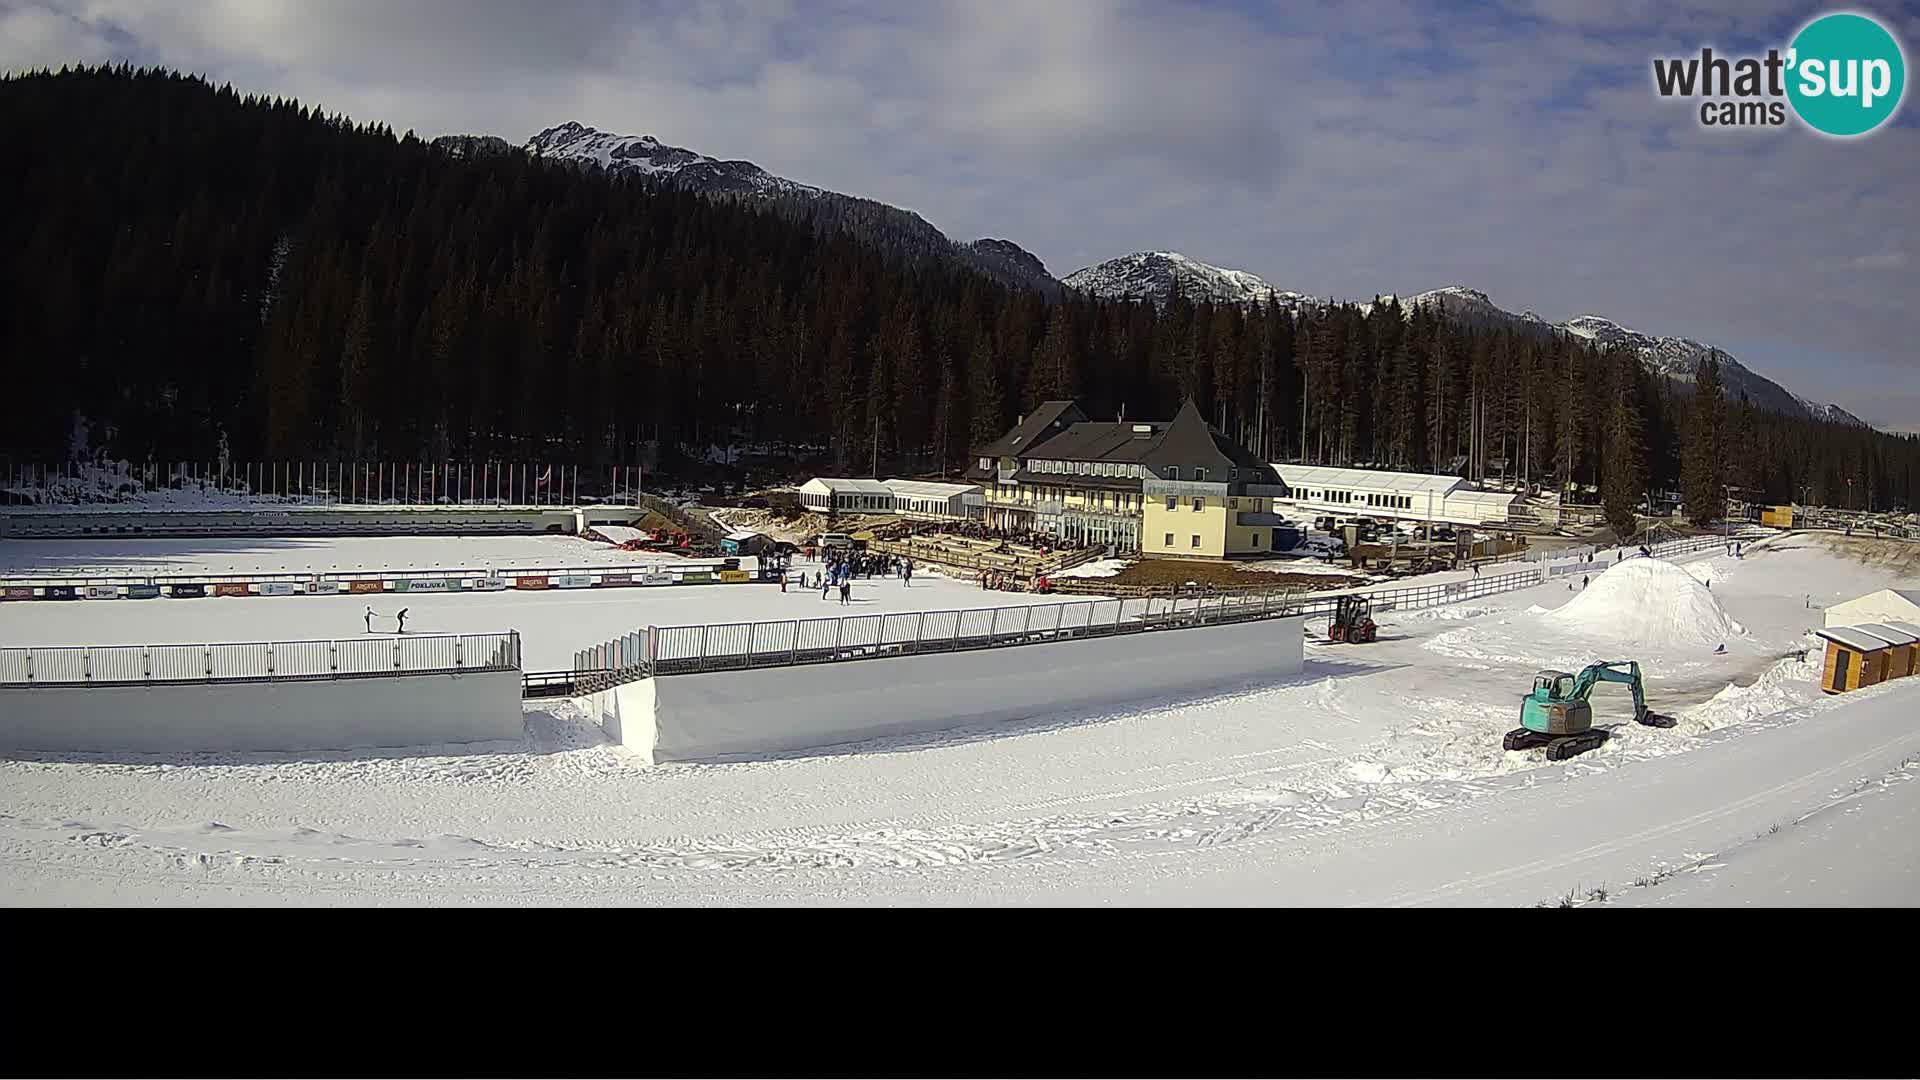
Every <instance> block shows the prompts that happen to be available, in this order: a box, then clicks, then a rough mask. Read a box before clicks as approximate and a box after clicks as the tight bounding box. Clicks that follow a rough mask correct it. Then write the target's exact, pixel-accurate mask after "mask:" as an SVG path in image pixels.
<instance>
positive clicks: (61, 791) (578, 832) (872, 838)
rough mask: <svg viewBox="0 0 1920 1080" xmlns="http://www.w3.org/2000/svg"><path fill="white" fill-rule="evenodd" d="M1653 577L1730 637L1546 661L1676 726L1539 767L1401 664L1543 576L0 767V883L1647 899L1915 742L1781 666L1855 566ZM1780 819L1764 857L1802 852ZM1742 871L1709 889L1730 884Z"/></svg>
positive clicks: (1804, 668) (1502, 706)
mask: <svg viewBox="0 0 1920 1080" xmlns="http://www.w3.org/2000/svg"><path fill="white" fill-rule="evenodd" d="M1686 565H1687V567H1688V569H1689V572H1690V573H1691V574H1693V575H1694V576H1695V578H1696V580H1702V579H1704V578H1706V577H1712V579H1713V580H1714V587H1713V590H1712V592H1713V594H1714V598H1715V603H1716V604H1718V605H1720V606H1721V607H1722V608H1723V609H1724V611H1725V613H1726V615H1727V617H1728V618H1731V619H1733V620H1735V621H1737V622H1739V623H1740V624H1741V625H1742V626H1743V628H1745V630H1746V631H1747V633H1748V635H1749V636H1750V638H1751V641H1752V645H1751V647H1749V648H1747V649H1746V651H1743V652H1742V653H1739V654H1734V653H1733V652H1731V651H1730V652H1729V653H1728V654H1726V655H1721V656H1715V655H1712V654H1711V652H1710V651H1708V650H1706V649H1704V648H1703V647H1701V646H1699V645H1696V644H1690V643H1688V644H1681V645H1675V646H1671V647H1669V648H1667V649H1665V650H1661V649H1650V650H1647V651H1645V652H1643V653H1642V654H1641V655H1638V656H1633V657H1618V656H1605V655H1587V654H1576V655H1559V656H1555V657H1553V661H1554V663H1555V664H1556V665H1557V666H1560V667H1563V668H1566V669H1568V670H1574V669H1577V668H1578V667H1579V666H1581V665H1582V664H1584V663H1586V662H1589V661H1591V660H1594V659H1627V658H1631V659H1639V660H1641V661H1642V662H1643V663H1645V664H1649V665H1652V664H1659V665H1661V666H1662V667H1663V669H1667V670H1672V671H1676V672H1680V673H1681V675H1679V676H1667V677H1657V678H1653V679H1652V680H1651V681H1650V685H1649V696H1650V699H1651V702H1652V704H1653V705H1654V707H1656V708H1658V709H1661V710H1662V711H1667V712H1673V713H1675V714H1677V715H1678V716H1679V718H1680V724H1679V725H1678V726H1677V727H1675V728H1673V729H1668V730H1656V729H1645V728H1635V727H1632V726H1630V725H1627V726H1624V727H1621V728H1620V729H1619V730H1617V731H1616V733H1615V738H1613V739H1612V740H1610V741H1609V743H1608V744H1607V745H1605V746H1603V747H1602V748H1601V749H1600V750H1598V751H1595V752H1593V753H1591V754H1588V755H1585V756H1583V757H1581V758H1578V759H1576V760H1574V761H1573V762H1570V763H1566V764H1559V765H1548V764H1545V763H1544V762H1543V761H1542V760H1541V758H1540V756H1539V752H1538V751H1534V752H1520V753H1512V754H1509V753H1507V752H1505V751H1503V750H1501V749H1500V747H1499V739H1500V735H1501V733H1502V732H1504V731H1505V730H1506V729H1508V728H1510V727H1512V726H1513V724H1514V722H1515V717H1516V715H1517V701H1518V697H1519V695H1520V694H1521V693H1522V692H1524V690H1525V689H1527V686H1528V685H1529V684H1530V678H1531V669H1530V667H1528V666H1526V665H1525V664H1516V663H1506V662H1496V661H1492V660H1487V659H1482V660H1467V659H1465V658H1462V657H1459V656H1455V655H1451V654H1448V653H1445V652H1441V651H1437V650H1434V649H1432V648H1429V647H1428V645H1430V644H1431V642H1432V641H1433V640H1435V639H1436V638H1438V637H1440V636H1442V635H1445V634H1448V633H1452V632H1455V631H1458V630H1462V629H1486V630H1488V631H1489V632H1492V631H1495V630H1498V631H1499V632H1500V633H1501V634H1505V635H1507V636H1509V637H1511V638H1513V639H1515V640H1516V641H1518V640H1520V639H1522V638H1524V637H1525V636H1526V633H1527V631H1526V630H1525V628H1524V627H1523V625H1522V623H1523V621H1526V620H1532V621H1538V620H1540V619H1541V618H1542V617H1543V615H1542V613H1544V612H1551V611H1552V610H1554V609H1556V608H1559V607H1563V606H1565V605H1566V603H1567V602H1568V601H1569V599H1571V598H1573V597H1575V596H1576V595H1577V592H1569V591H1568V590H1567V589H1566V587H1565V583H1564V582H1561V581H1554V582H1551V583H1549V584H1546V585H1542V586H1539V587H1537V588H1533V589H1528V590H1523V591H1520V592H1516V593H1512V594H1507V595H1502V596H1493V597H1485V598H1480V599H1477V600H1474V601H1472V602H1471V603H1469V604H1462V605H1457V606H1456V607H1455V608H1452V609H1448V608H1441V609H1433V610H1429V611H1421V612H1383V613H1381V622H1382V640H1381V641H1380V642H1379V643H1377V644H1375V645H1369V646H1332V645H1324V644H1309V645H1308V649H1307V657H1308V659H1307V671H1306V674H1305V677H1304V678H1301V679H1299V680H1296V681H1291V682H1281V683H1273V682H1267V683H1264V684H1257V685H1250V686H1246V687H1241V688H1234V689H1230V690H1228V691H1227V692H1224V693H1221V694H1220V695H1218V696H1216V697H1214V698H1211V699H1209V700H1205V701H1201V702H1193V703H1180V704H1175V703H1171V702H1142V703H1139V704H1138V705H1136V706H1133V707H1129V708H1127V709H1124V710H1113V711H1107V712H1101V713H1082V714H1072V713H1065V714H1058V715H1052V716H1045V717H1035V718H1033V719H1031V720H1030V721H1027V722H1024V723H1020V724H1014V725H1003V726H999V727H995V728H992V729H975V730H961V731H952V732H945V733H942V734H940V735H938V736H926V737H920V738H914V739H897V740H890V741H884V742H872V743H865V744H856V745H850V746H845V747H836V748H830V749H828V750H826V751H815V752H808V753H799V754H791V755H783V756H776V757H768V758H762V759H755V760H741V761H731V762H722V763H716V764H703V765H665V766H655V767H648V766H644V765H641V764H639V763H638V762H637V761H635V760H634V759H633V758H632V757H631V756H629V755H628V754H627V753H626V752H625V751H623V750H620V749H619V748H617V747H613V746H611V745H608V744H607V743H606V742H605V741H604V740H602V739H601V738H600V736H599V733H598V731H597V729H595V728H593V727H591V726H590V725H587V724H585V723H583V722H582V721H581V719H580V717H579V714H578V713H577V712H576V711H575V710H574V709H573V707H572V706H571V705H570V704H568V703H564V702H558V703H547V704H542V705H538V706H529V709H528V712H527V714H526V719H527V729H528V737H527V739H526V741H525V742H514V743H501V744H492V745H488V746H484V747H481V748H479V749H478V750H470V749H466V748H463V749H462V750H460V751H454V750H452V749H448V748H439V749H436V748H420V749H416V750H411V751H395V752H389V753H384V754H379V753H376V754H366V753H360V754H318V755H315V754H309V755H300V756H261V755H255V756H247V757H222V758H168V759H157V758H142V757H134V756H128V755H122V756H118V757H116V758H112V759H107V758H102V757H99V756H85V755H66V756H61V757H29V758H21V759H17V760H11V761H5V762H0V863H4V864H5V866H6V872H5V874H4V875H0V899H4V900H6V901H8V902H13V903H68V902H87V903H126V904H134V903H156V902H176V903H179V902H205V903H242V904H343V903H355V904H357V903H431V904H461V903H484V904H516V903H524V904H550V903H611V904H663V903H675V904H836V905H838V904H876V903H877V904H902V905H919V904H958V903H981V904H987V903H991V904H1005V903H1029V904H1032V903H1039V904H1047V903H1183V904H1185V903H1194V904H1347V903H1350V904H1422V903H1438V904H1462V903H1494V904H1531V903H1554V902H1558V901H1560V900H1563V899H1565V900H1567V901H1568V902H1578V903H1582V904H1587V903H1606V904H1613V903H1623V902H1627V900H1626V899H1623V898H1624V897H1626V896H1627V895H1628V894H1636V895H1637V896H1638V897H1644V898H1647V900H1648V902H1651V900H1652V899H1653V898H1657V897H1658V896H1659V890H1660V889H1662V888H1665V887H1667V886H1669V885H1675V884H1684V883H1690V882H1692V881H1694V879H1703V878H1706V877H1709V876H1711V875H1712V874H1715V873H1720V872H1721V870H1720V869H1713V868H1712V867H1714V864H1715V862H1716V861H1722V860H1720V856H1721V855H1722V854H1726V856H1727V859H1731V860H1736V861H1727V862H1726V863H1725V865H1726V866H1728V867H1733V866H1738V865H1740V862H1741V861H1747V860H1751V859H1753V858H1754V856H1753V854H1752V852H1754V851H1759V850H1762V849H1765V848H1766V847H1767V845H1773V844H1777V845H1781V846H1780V847H1779V848H1777V850H1780V851H1785V850H1786V847H1785V845H1786V844H1788V843H1790V842H1795V841H1781V840H1778V839H1777V837H1780V836H1791V835H1792V834H1793V829H1794V828H1796V826H1795V825H1794V823H1795V822H1796V821H1802V822H1803V825H1804V824H1805V823H1817V822H1819V821H1820V820H1822V819H1821V818H1820V816H1819V815H1820V814H1821V813H1822V812H1823V810H1822V808H1827V807H1831V806H1832V805H1833V804H1834V800H1836V799H1842V798H1847V797H1849V795H1848V793H1850V792H1858V791H1860V790H1865V789H1863V788H1862V785H1863V784H1864V785H1867V788H1874V785H1880V786H1882V787H1886V788H1888V789H1889V791H1890V792H1891V791H1892V789H1893V787H1894V782H1893V781H1891V780H1887V779H1886V778H1888V777H1893V776H1897V775H1900V774H1901V771H1902V770H1903V769H1905V770H1907V771H1909V772H1910V771H1911V762H1910V761H1909V759H1913V758H1915V757H1916V755H1920V724H1916V723H1915V718H1916V717H1920V681H1909V682H1906V683H1899V682H1896V683H1894V684H1891V685H1889V686H1885V687H1880V688H1875V689H1872V690H1868V691H1862V692H1858V693H1855V694H1851V695H1846V696H1844V697H1824V696H1822V695H1821V694H1820V693H1819V691H1818V689H1817V687H1816V686H1815V685H1814V682H1813V673H1814V671H1815V666H1814V660H1813V659H1806V660H1803V659H1802V658H1801V656H1802V652H1801V650H1802V649H1803V648H1804V647H1805V644H1806V643H1807V640H1808V639H1807V638H1806V630H1807V628H1808V627H1810V626H1814V625H1817V624H1818V622H1819V615H1820V613H1819V612H1818V611H1817V610H1815V609H1812V608H1809V607H1807V606H1806V604H1807V602H1808V601H1807V594H1808V593H1809V592H1814V593H1820V594H1823V595H1824V594H1826V593H1837V594H1840V595H1845V596H1851V595H1854V594H1856V593H1857V592H1859V591H1864V589H1863V588H1859V587H1857V586H1858V585H1859V584H1860V583H1861V582H1862V581H1866V582H1877V583H1879V584H1880V585H1881V586H1884V585H1885V584H1888V583H1889V582H1887V581H1886V579H1885V576H1884V574H1876V573H1875V572H1873V571H1871V570H1868V569H1867V568H1865V567H1862V566H1859V565H1858V564H1854V563H1849V562H1846V561H1844V560H1841V559H1838V558H1835V557H1834V556H1832V555H1831V554H1829V553H1826V552H1824V551H1822V550H1817V549H1816V548H1814V547H1813V546H1811V545H1808V546H1800V545H1799V544H1798V542H1797V541H1796V539H1795V538H1791V537H1789V538H1786V539H1785V540H1782V541H1779V542H1776V543H1773V544H1769V545H1763V546H1760V547H1758V548H1757V549H1756V548H1749V555H1748V557H1747V558H1746V559H1744V560H1732V559H1726V558H1724V557H1722V556H1715V557H1712V558H1707V559H1697V560H1694V561H1692V562H1690V563H1688V564H1686ZM875 585H876V587H878V588H884V589H897V588H898V583H897V582H891V581H888V582H880V583H875ZM915 588H916V590H917V589H918V588H919V586H918V584H916V586H915ZM685 591H700V590H685ZM718 591H725V590H718ZM748 591H764V590H761V589H760V588H759V587H756V588H755V589H753V590H748ZM974 595H975V596H978V594H977V593H975V594H974ZM448 599H449V600H451V599H464V598H448ZM541 599H542V600H544V599H545V598H541ZM995 599H996V600H998V599H1000V597H999V595H998V594H996V595H995ZM296 602H299V601H297V600H287V601H274V600H265V599H263V600H258V601H246V602H242V601H233V603H234V604H235V605H236V606H238V605H240V604H242V603H244V604H245V605H246V606H247V607H248V608H250V609H251V608H255V607H258V606H259V605H261V604H268V605H275V604H278V603H296ZM316 602H324V601H316ZM810 602H811V603H814V604H818V603H819V602H818V599H817V594H814V595H813V599H812V600H811V601H810ZM186 603H189V604H194V603H199V602H198V601H188V602H186ZM209 603H213V601H209ZM31 606H38V607H45V606H46V605H31ZM71 606H73V607H81V606H83V605H71ZM820 606H821V607H825V606H827V605H820ZM834 606H837V605H834ZM1535 609H1538V610H1537V611H1536V610H1535ZM1503 620H1504V622H1505V623H1506V625H1505V626H1504V627H1503V626H1502V625H1501V624H1502V622H1503ZM409 622H410V625H411V620H409ZM1770 650H1771V651H1770ZM1615 692H1618V693H1617V694H1616V693H1615ZM1624 699H1625V695H1624V688H1621V687H1602V688H1601V690H1600V691H1599V692H1597V693H1596V695H1595V700H1594V710H1595V719H1596V723H1599V724H1602V725H1607V726H1613V725H1618V724H1620V723H1621V721H1622V720H1623V717H1624V713H1623V711H1622V707H1623V705H1624ZM902 707H903V708H911V707H912V703H911V702H903V704H902ZM769 709H770V710H772V711H774V712H775V713H776V714H777V710H778V705H777V703H775V704H772V705H770V706H769ZM1882 781H1885V783H1884V784H1883V783H1882ZM1874 789H1875V790H1878V789H1877V788H1874ZM1852 797H1853V798H1855V799H1856V800H1857V801H1859V802H1860V804H1861V805H1865V802H1864V799H1865V796H1860V795H1857V794H1856V795H1854V796H1852ZM1892 797H1893V798H1904V797H1906V796H1901V795H1898V794H1897V793H1896V794H1893V795H1892ZM1865 812H1866V811H1864V810H1863V811H1862V813H1865ZM1881 812H1884V813H1887V814H1888V815H1889V816H1888V817H1887V818H1886V820H1887V821H1889V822H1895V821H1898V820H1901V819H1900V818H1899V815H1898V810H1897V807H1896V808H1895V809H1894V810H1891V811H1876V813H1881ZM1809 814H1812V815H1814V816H1813V817H1807V815H1809ZM1869 820H1871V819H1869ZM1776 824H1779V825H1781V829H1780V830H1779V832H1778V833H1769V831H1768V830H1770V829H1771V828H1772V827H1773V826H1774V825H1776ZM1757 835H1762V836H1769V837H1770V839H1769V840H1768V841H1767V842H1766V844H1759V843H1758V842H1756V841H1755V840H1754V837H1755V836H1757ZM1812 835H1813V834H1812V833H1800V834H1799V836H1800V837H1802V839H1801V840H1799V841H1797V843H1799V844H1800V845H1801V846H1802V847H1804V848H1805V849H1806V850H1807V851H1808V852H1811V853H1815V854H1819V853H1821V852H1824V850H1825V849H1824V847H1823V846H1822V845H1818V844H1813V843H1812V842H1811V841H1809V840H1806V839H1805V837H1809V836H1812ZM1899 835H1900V834H1899V831H1898V830H1897V829H1894V828H1892V827H1891V826H1889V827H1888V828H1885V829H1865V830H1863V831H1862V832H1861V835H1860V836H1859V837H1858V839H1857V841H1856V843H1857V845H1858V847H1859V848H1860V850H1861V852H1862V856H1861V858H1868V857H1871V858H1873V859H1877V860H1878V863H1880V864H1886V863H1889V862H1892V863H1899V862H1900V861H1902V860H1912V859H1914V858H1915V857H1916V856H1915V853H1914V850H1913V847H1912V845H1911V844H1909V843H1905V842H1904V841H1902V843H1901V844H1900V845H1899V846H1897V847H1895V848H1892V849H1890V850H1888V849H1886V846H1887V845H1888V844H1890V843H1892V841H1893V839H1894V838H1896V837H1898V836H1899ZM1742 852H1747V854H1741V853H1742ZM1789 861H1790V862H1791V861H1793V860H1792V859H1791V858H1789ZM1828 861H1829V862H1832V861H1833V860H1831V859H1829V860H1828ZM1856 861H1857V860H1855V859H1852V858H1849V859H1848V860H1846V861H1844V862H1838V863H1835V865H1834V868H1832V869H1828V870H1818V871H1808V870H1807V868H1806V867H1799V869H1801V870H1802V871H1805V872H1813V873H1816V874H1823V875H1825V880H1826V881H1827V882H1828V885H1827V888H1828V889H1829V891H1828V892H1827V893H1823V894H1822V895H1827V896H1836V897H1839V898H1838V899H1835V900H1834V901H1833V902H1839V903H1859V902H1867V901H1864V900H1859V899H1847V898H1846V895H1847V889H1848V886H1849V885H1850V883H1852V882H1854V881H1857V880H1858V875H1857V874H1854V875H1852V876H1849V873H1850V871H1849V868H1851V867H1854V866H1855V864H1856ZM1748 865H1750V866H1756V867H1757V866H1760V865H1763V864H1761V863H1758V862H1752V861H1748ZM1755 873H1756V875H1757V876H1755V877H1753V878H1752V879H1750V880H1748V881H1747V882H1746V883H1745V884H1741V885H1738V886H1737V888H1738V889H1739V890H1740V895H1741V896H1743V897H1748V898H1751V897H1753V896H1755V895H1756V894H1757V895H1758V896H1759V897H1761V899H1760V900H1758V901H1753V902H1765V900H1764V898H1765V897H1766V896H1769V895H1773V893H1772V892H1771V889H1772V883H1771V879H1770V878H1768V877H1767V876H1766V875H1765V874H1762V873H1759V872H1758V871H1755ZM1636 880H1641V881H1646V882H1647V883H1648V884H1647V885H1644V886H1641V887H1638V888H1631V887H1629V886H1631V885H1632V883H1633V882H1634V881H1636ZM1730 880H1732V879H1730ZM1688 887H1693V886H1691V885H1688ZM1891 887H1893V886H1876V888H1877V889H1878V891H1876V892H1874V893H1873V894H1872V895H1875V896H1884V895H1885V890H1886V888H1891ZM1596 890H1604V891H1605V892H1606V895H1607V899H1605V900H1604V901H1603V900H1600V899H1598V898H1597V893H1596ZM1669 895H1674V896H1679V895H1681V893H1679V892H1678V891H1677V890H1676V891H1675V892H1674V893H1671V894H1669ZM1711 902H1716V903H1718V902H1749V900H1748V899H1738V900H1733V901H1727V900H1714V901H1711ZM1789 902H1791V901H1789Z"/></svg>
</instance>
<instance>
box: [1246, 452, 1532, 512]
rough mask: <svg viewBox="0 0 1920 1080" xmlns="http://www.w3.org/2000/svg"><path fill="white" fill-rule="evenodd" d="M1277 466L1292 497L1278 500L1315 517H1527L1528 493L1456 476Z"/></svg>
mask: <svg viewBox="0 0 1920 1080" xmlns="http://www.w3.org/2000/svg"><path fill="white" fill-rule="evenodd" d="M1273 467H1274V469H1276V470H1277V471H1278V472H1279V473H1280V478H1281V479H1282V480H1285V481H1286V483H1287V487H1288V488H1289V489H1291V491H1292V496H1291V497H1290V498H1287V499H1276V500H1275V501H1276V502H1281V503H1285V504H1287V505H1290V506H1292V507H1294V508H1296V509H1298V510H1301V511H1303V512H1306V513H1310V514H1313V515H1314V516H1316V517H1320V516H1327V517H1336V518H1361V517H1366V518H1376V519H1385V520H1392V521H1420V522H1428V521H1430V522H1432V523H1433V524H1435V525H1471V526H1489V525H1491V526H1504V525H1510V524H1514V523H1515V522H1516V519H1518V518H1521V517H1524V516H1525V510H1524V509H1523V508H1524V506H1525V502H1526V500H1525V498H1524V496H1521V495H1518V494H1515V493H1512V492H1506V491H1482V490H1480V489H1478V488H1475V487H1473V486H1472V485H1470V484H1468V483H1467V482H1466V481H1465V480H1463V479H1461V478H1460V477H1458V476H1436V475H1433V474H1431V473H1404V472H1387V471H1384V470H1378V469H1342V468H1337V467H1335V466H1331V465H1282V464H1278V463H1276V464H1275V465H1274V466H1273Z"/></svg>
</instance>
